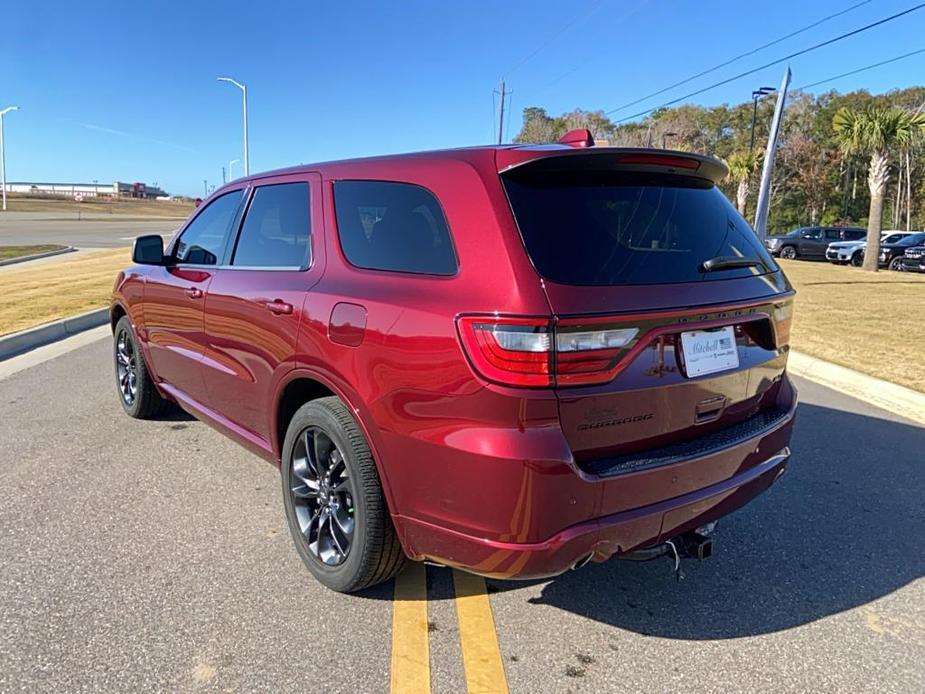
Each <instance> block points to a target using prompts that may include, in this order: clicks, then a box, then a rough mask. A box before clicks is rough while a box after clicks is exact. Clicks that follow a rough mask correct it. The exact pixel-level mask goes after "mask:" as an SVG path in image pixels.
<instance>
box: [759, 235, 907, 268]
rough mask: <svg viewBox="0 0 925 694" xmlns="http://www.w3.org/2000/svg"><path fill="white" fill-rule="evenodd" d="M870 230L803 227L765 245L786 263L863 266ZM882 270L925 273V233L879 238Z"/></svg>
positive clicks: (770, 239) (772, 238) (773, 237)
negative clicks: (822, 261)
mask: <svg viewBox="0 0 925 694" xmlns="http://www.w3.org/2000/svg"><path fill="white" fill-rule="evenodd" d="M866 239H867V230H866V229H860V228H855V227H800V228H798V229H794V230H793V231H790V232H788V233H787V234H784V235H782V236H771V237H768V239H767V241H766V242H765V243H766V245H767V247H768V250H769V251H770V252H771V255H774V256H777V257H779V258H784V259H787V260H793V259H797V258H800V259H807V260H810V259H822V258H825V259H826V260H828V261H829V262H832V263H835V264H836V265H854V266H855V267H859V266H860V265H861V264H862V263H863V262H864V250H865V248H866V247H867V240H866ZM879 265H880V267H885V268H889V269H890V270H899V271H907V272H925V232H921V231H885V232H883V235H882V236H881V237H880V257H879Z"/></svg>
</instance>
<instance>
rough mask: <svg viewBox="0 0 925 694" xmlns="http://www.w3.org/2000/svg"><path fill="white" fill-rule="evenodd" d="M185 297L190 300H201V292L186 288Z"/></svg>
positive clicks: (195, 288)
mask: <svg viewBox="0 0 925 694" xmlns="http://www.w3.org/2000/svg"><path fill="white" fill-rule="evenodd" d="M186 295H187V296H188V297H189V298H190V299H201V298H202V290H201V289H200V288H199V287H188V288H187V289H186Z"/></svg>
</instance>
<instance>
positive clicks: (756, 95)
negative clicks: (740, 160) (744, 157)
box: [748, 87, 777, 154]
mask: <svg viewBox="0 0 925 694" xmlns="http://www.w3.org/2000/svg"><path fill="white" fill-rule="evenodd" d="M776 91H777V89H776V88H775V87H761V88H760V89H756V90H755V91H753V92H752V136H751V137H750V138H749V140H748V153H749V154H751V153H752V150H754V149H755V120H757V118H758V99H760V98H761V97H763V96H767V95H768V94H773V93H774V92H776Z"/></svg>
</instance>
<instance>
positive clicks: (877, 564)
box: [489, 404, 925, 640]
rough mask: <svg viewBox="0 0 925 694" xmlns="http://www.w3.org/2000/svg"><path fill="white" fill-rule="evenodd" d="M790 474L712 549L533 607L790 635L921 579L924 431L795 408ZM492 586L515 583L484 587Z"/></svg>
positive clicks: (672, 631) (702, 632)
mask: <svg viewBox="0 0 925 694" xmlns="http://www.w3.org/2000/svg"><path fill="white" fill-rule="evenodd" d="M792 448H793V451H794V457H793V459H792V461H791V464H790V469H789V471H788V474H786V475H784V477H783V478H782V479H781V481H780V482H778V483H777V484H776V485H775V486H774V487H772V488H771V489H770V490H769V491H768V492H767V493H766V494H764V495H763V496H761V497H759V498H758V499H756V500H755V501H753V502H752V504H750V505H749V506H746V507H745V508H743V509H741V510H740V511H738V512H737V513H735V514H733V515H732V516H730V517H728V518H727V519H725V520H724V521H723V522H721V523H720V524H719V526H718V528H717V532H716V547H715V551H716V554H715V556H714V558H712V559H710V560H708V561H706V562H697V561H696V560H687V561H685V562H684V567H683V568H684V571H685V573H686V574H687V576H686V578H685V579H684V580H683V581H681V582H677V581H676V579H675V576H674V573H673V566H672V564H671V563H670V562H669V561H668V560H667V559H658V560H654V561H651V562H645V563H636V562H625V561H609V562H606V563H602V564H590V565H588V566H586V567H584V568H582V569H580V570H578V571H574V572H569V573H566V574H563V575H562V576H559V577H557V578H555V579H552V580H550V581H548V582H546V583H545V584H544V585H543V587H542V592H541V594H540V596H539V597H535V598H532V599H530V602H532V603H539V604H545V605H552V606H555V607H558V608H560V609H563V610H567V611H569V612H573V613H576V614H579V615H581V616H584V617H587V618H589V619H593V620H596V621H598V622H602V623H605V624H609V625H612V626H615V627H619V628H621V629H627V630H630V631H634V632H638V633H640V634H646V635H651V636H660V637H664V638H676V639H694V640H696V639H724V638H736V637H741V636H752V635H757V634H765V633H771V632H776V631H780V630H783V629H788V628H791V627H795V626H799V625H801V624H806V623H809V622H813V621H815V620H818V619H821V618H823V617H826V616H828V615H833V614H836V613H840V612H843V611H845V610H850V609H852V608H856V607H859V606H862V605H865V604H867V603H869V602H871V601H873V600H876V599H877V598H881V597H883V596H885V595H888V594H889V593H892V592H893V591H895V590H898V589H900V588H902V587H903V586H905V585H907V584H909V583H910V582H912V581H914V580H915V579H917V578H919V577H921V576H923V575H925V552H923V551H922V547H921V538H920V534H921V530H922V528H925V465H923V464H922V461H923V459H925V456H923V452H925V429H921V428H917V427H914V426H910V425H905V424H901V423H898V422H893V421H889V420H883V419H877V418H873V417H867V416H863V415H858V414H853V413H849V412H845V411H842V410H835V409H829V408H826V407H819V406H816V405H811V404H803V405H800V408H799V412H798V420H797V425H796V428H795V432H794V437H793V444H792ZM489 585H490V588H491V589H492V590H494V591H507V590H511V589H516V588H518V587H520V586H522V585H523V584H520V583H517V582H514V581H491V582H490V584H489Z"/></svg>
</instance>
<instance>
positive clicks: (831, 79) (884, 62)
mask: <svg viewBox="0 0 925 694" xmlns="http://www.w3.org/2000/svg"><path fill="white" fill-rule="evenodd" d="M919 53H925V48H920V49H919V50H917V51H912V52H911V53H905V54H903V55H898V56H896V57H895V58H890V59H889V60H881V61H880V62H879V63H873V64H872V65H867V66H865V67H859V68H858V69H857V70H851V71H849V72H843V73H841V74H840V75H835V76H834V77H826V78H825V79H824V80H819V81H818V82H813V83H812V84H804V85H803V86H801V87H794V89H809V88H810V87H818V86H819V85H820V84H825V83H826V82H834V81H835V80H840V79H841V78H842V77H850V76H851V75H856V74H858V73H859V72H865V71H867V70H873V69H874V68H875V67H880V66H881V65H889V64H890V63H895V62H896V61H897V60H902V59H904V58H911V57H912V56H914V55H918V54H919Z"/></svg>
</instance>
